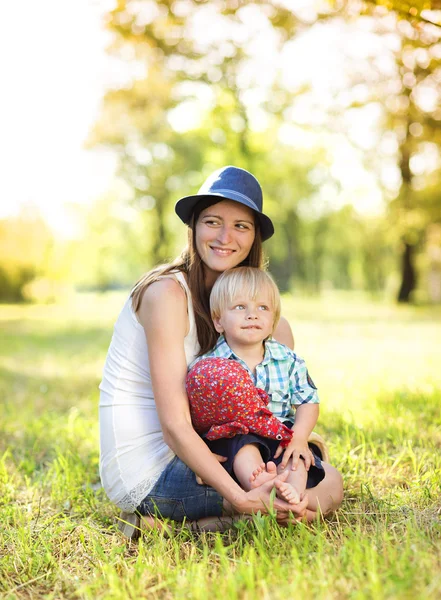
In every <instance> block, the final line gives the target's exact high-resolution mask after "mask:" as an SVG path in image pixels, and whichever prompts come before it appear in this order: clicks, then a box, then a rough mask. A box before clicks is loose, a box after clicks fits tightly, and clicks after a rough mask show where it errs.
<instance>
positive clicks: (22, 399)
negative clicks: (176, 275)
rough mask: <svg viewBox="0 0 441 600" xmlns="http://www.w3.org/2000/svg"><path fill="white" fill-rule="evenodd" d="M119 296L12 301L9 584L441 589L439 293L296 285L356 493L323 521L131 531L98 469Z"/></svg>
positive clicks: (273, 592) (309, 351) (2, 313)
mask: <svg viewBox="0 0 441 600" xmlns="http://www.w3.org/2000/svg"><path fill="white" fill-rule="evenodd" d="M122 300H123V296H121V295H118V294H109V295H105V296H101V297H98V296H92V295H90V296H86V295H83V296H80V297H78V298H76V299H75V301H71V302H70V303H66V304H64V305H57V306H1V307H0V328H1V334H2V335H1V346H0V525H1V528H0V596H1V597H2V598H10V599H12V598H48V599H49V598H54V599H55V598H57V599H58V598H87V599H92V598H106V599H107V598H109V599H113V598H114V599H120V598H121V599H122V598H124V599H127V598H128V599H132V598H133V599H135V598H142V597H146V598H147V597H148V598H161V599H168V598H170V599H171V598H196V599H197V598H201V599H202V598H206V597H208V598H222V599H224V600H225V599H226V598H228V599H230V598H231V599H234V598H241V599H253V598H256V597H259V598H260V597H262V598H268V599H269V598H271V599H273V598H274V599H285V598H292V597H296V598H311V597H312V598H319V599H320V598H324V599H328V598H329V599H334V598H335V599H337V598H338V599H339V598H351V599H352V598H354V599H358V598H360V599H361V598H363V599H364V598H373V599H382V598H391V599H392V598H393V599H395V598H396V599H400V600H401V599H403V598H404V599H407V598H409V599H410V598H412V599H414V598H418V599H419V598H421V599H423V598H424V599H432V598H433V599H435V598H439V597H440V596H441V409H440V407H441V368H440V357H441V352H440V350H441V310H440V308H435V307H432V308H430V307H425V308H422V307H419V308H418V307H394V306H389V305H384V304H374V303H368V302H366V301H364V300H363V299H360V298H357V297H355V296H353V295H347V296H341V297H338V298H337V297H336V296H330V297H326V298H324V299H322V300H307V299H302V300H296V301H294V300H290V299H287V298H285V299H284V314H285V315H287V316H288V318H289V319H290V321H291V323H292V326H293V329H294V332H295V336H296V349H297V351H298V353H299V354H300V355H301V356H303V357H304V358H305V359H306V360H307V363H308V366H309V369H310V372H311V374H312V377H313V379H314V380H315V382H316V384H317V385H318V387H319V391H320V396H321V400H322V409H321V415H320V420H319V424H318V427H317V429H316V430H317V431H318V432H319V433H322V434H323V435H324V436H325V437H326V439H327V441H328V442H329V446H330V450H331V455H332V458H333V462H334V464H335V465H336V466H337V467H338V468H339V469H340V470H341V471H342V473H343V476H344V480H345V501H344V504H343V506H342V508H341V509H340V511H339V512H338V513H337V514H336V515H335V516H333V517H332V518H330V519H328V520H326V521H324V522H321V523H316V524H313V525H311V526H307V525H303V524H300V525H296V526H291V527H289V528H287V529H281V528H279V527H278V526H277V524H276V523H275V522H274V520H273V519H272V518H271V517H261V516H256V518H255V519H254V521H253V522H251V523H240V524H239V525H238V526H237V527H236V529H234V530H233V531H231V532H229V533H227V534H224V535H219V534H204V535H202V536H193V535H192V534H190V533H188V532H181V533H178V534H177V535H176V536H175V537H174V538H172V539H165V538H164V537H162V536H161V535H160V534H158V533H152V534H151V535H148V536H146V537H145V538H144V539H142V540H141V541H140V542H139V543H138V544H133V543H132V544H127V543H126V542H125V541H124V540H123V539H122V538H121V537H120V536H119V535H118V533H117V532H116V530H115V525H114V523H115V516H116V515H117V513H118V511H117V510H116V509H115V508H114V507H113V506H112V505H111V504H110V503H109V502H108V501H107V500H106V498H105V495H104V493H103V491H102V489H100V487H99V478H98V423H97V416H98V412H97V406H98V389H97V388H98V383H99V380H100V374H101V369H102V365H103V362H104V358H105V353H106V350H107V346H108V343H109V341H110V336H111V327H112V323H113V320H114V318H115V316H116V314H117V312H118V309H119V307H120V306H121V303H122Z"/></svg>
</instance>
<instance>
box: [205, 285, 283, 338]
mask: <svg viewBox="0 0 441 600" xmlns="http://www.w3.org/2000/svg"><path fill="white" fill-rule="evenodd" d="M213 323H214V326H215V328H216V331H218V332H219V333H224V334H225V337H226V339H227V342H228V343H229V345H230V346H231V345H235V344H236V345H241V346H243V345H251V344H256V343H259V342H263V340H265V339H266V338H267V337H268V336H269V335H271V334H272V332H273V328H274V309H273V306H272V302H271V297H270V294H269V292H268V291H266V290H263V291H262V292H259V294H258V295H257V297H256V298H255V299H254V300H251V299H250V298H249V297H247V296H246V294H243V295H242V296H238V297H237V298H235V299H234V301H233V302H232V303H231V304H229V305H228V306H227V307H226V308H225V309H224V311H223V312H222V314H221V316H220V317H219V318H218V319H213Z"/></svg>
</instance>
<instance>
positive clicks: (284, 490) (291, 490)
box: [274, 480, 301, 504]
mask: <svg viewBox="0 0 441 600" xmlns="http://www.w3.org/2000/svg"><path fill="white" fill-rule="evenodd" d="M274 487H275V488H276V490H277V497H278V498H281V499H282V500H285V501H286V502H289V504H298V503H299V502H300V500H301V496H300V494H299V492H298V491H297V490H296V488H295V487H294V486H293V485H291V484H290V483H288V482H286V481H280V480H276V481H275V482H274Z"/></svg>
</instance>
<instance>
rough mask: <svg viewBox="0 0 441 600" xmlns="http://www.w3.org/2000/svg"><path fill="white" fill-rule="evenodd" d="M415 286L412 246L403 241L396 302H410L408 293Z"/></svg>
mask: <svg viewBox="0 0 441 600" xmlns="http://www.w3.org/2000/svg"><path fill="white" fill-rule="evenodd" d="M415 286H416V274H415V266H414V246H411V245H410V244H408V243H407V242H405V243H404V251H403V255H402V262H401V286H400V291H399V292H398V298H397V300H398V302H410V295H411V293H412V292H413V290H414V289H415Z"/></svg>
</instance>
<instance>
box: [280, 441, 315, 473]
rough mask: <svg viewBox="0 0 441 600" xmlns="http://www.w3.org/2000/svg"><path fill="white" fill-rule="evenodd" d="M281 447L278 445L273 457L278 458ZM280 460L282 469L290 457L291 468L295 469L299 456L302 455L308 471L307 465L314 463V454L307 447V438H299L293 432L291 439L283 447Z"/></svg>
mask: <svg viewBox="0 0 441 600" xmlns="http://www.w3.org/2000/svg"><path fill="white" fill-rule="evenodd" d="M283 451H284V450H283V448H282V447H281V446H279V447H278V448H277V451H276V453H275V455H274V458H278V457H279V456H280V455H281V454H282V452H283ZM284 452H285V453H284V455H283V459H282V462H281V463H280V466H281V468H282V469H284V468H285V467H286V465H287V464H288V461H289V459H290V458H292V465H291V469H292V470H293V471H295V470H296V469H297V465H298V464H299V460H300V457H303V459H304V461H305V468H306V470H307V471H309V467H310V466H311V465H315V460H314V455H313V453H312V452H311V450H310V449H309V446H308V440H307V439H303V438H300V437H299V436H298V435H296V434H294V436H293V438H292V440H291V441H290V443H289V444H288V446H287V447H286V448H285V451H284Z"/></svg>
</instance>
